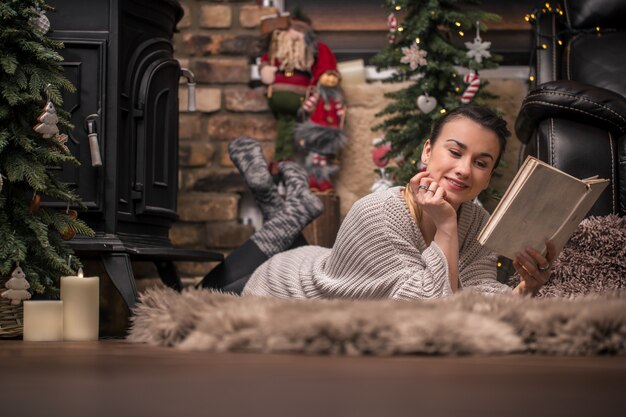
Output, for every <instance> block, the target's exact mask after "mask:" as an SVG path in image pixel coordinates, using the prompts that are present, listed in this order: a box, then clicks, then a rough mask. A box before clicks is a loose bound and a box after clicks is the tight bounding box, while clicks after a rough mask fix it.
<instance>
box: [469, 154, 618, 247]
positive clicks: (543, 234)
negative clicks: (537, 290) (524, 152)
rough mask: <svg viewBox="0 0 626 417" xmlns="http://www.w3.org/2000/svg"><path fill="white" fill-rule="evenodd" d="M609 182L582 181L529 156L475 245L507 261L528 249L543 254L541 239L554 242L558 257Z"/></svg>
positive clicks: (601, 180) (543, 244) (542, 241)
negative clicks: (530, 248) (484, 247)
mask: <svg viewBox="0 0 626 417" xmlns="http://www.w3.org/2000/svg"><path fill="white" fill-rule="evenodd" d="M608 183H609V181H608V180H605V179H598V178H590V179H586V180H580V179H578V178H575V177H573V176H571V175H569V174H566V173H565V172H563V171H560V170H558V169H557V168H555V167H553V166H551V165H548V164H546V163H545V162H542V161H540V160H538V159H536V158H533V157H530V156H529V157H528V158H527V159H526V161H524V164H523V165H522V167H521V168H520V170H519V171H518V172H517V174H516V176H515V178H513V181H512V182H511V185H510V186H509V188H508V189H507V191H506V193H505V194H504V196H503V197H502V200H500V203H499V204H498V206H497V207H496V209H495V210H494V212H493V214H492V215H491V217H490V219H489V221H488V222H487V224H486V225H485V227H484V228H483V230H482V231H481V233H480V235H479V236H478V241H479V242H480V243H481V244H482V245H484V246H486V247H487V248H489V249H491V250H492V251H494V252H496V253H498V254H499V255H503V256H506V257H507V258H509V259H515V254H516V253H518V252H523V251H524V248H526V247H527V246H531V247H533V248H535V249H536V250H537V251H539V252H541V253H543V254H545V251H546V248H545V243H544V241H545V239H552V240H553V241H554V244H555V246H556V249H557V253H558V252H560V251H561V249H563V246H565V243H566V242H567V240H568V239H569V238H570V236H571V235H572V234H573V233H574V231H575V230H576V227H578V224H580V222H581V221H582V220H583V218H584V217H585V215H586V214H587V212H589V210H590V209H591V207H592V206H593V204H594V203H595V202H596V200H597V199H598V197H599V196H600V194H601V193H602V191H603V190H604V188H605V187H606V186H607V185H608Z"/></svg>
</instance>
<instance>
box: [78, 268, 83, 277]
mask: <svg viewBox="0 0 626 417" xmlns="http://www.w3.org/2000/svg"><path fill="white" fill-rule="evenodd" d="M78 278H83V268H78Z"/></svg>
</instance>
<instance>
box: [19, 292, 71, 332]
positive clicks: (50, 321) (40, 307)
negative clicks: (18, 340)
mask: <svg viewBox="0 0 626 417" xmlns="http://www.w3.org/2000/svg"><path fill="white" fill-rule="evenodd" d="M59 340H63V301H46V300H37V301H24V341H27V342H54V341H59Z"/></svg>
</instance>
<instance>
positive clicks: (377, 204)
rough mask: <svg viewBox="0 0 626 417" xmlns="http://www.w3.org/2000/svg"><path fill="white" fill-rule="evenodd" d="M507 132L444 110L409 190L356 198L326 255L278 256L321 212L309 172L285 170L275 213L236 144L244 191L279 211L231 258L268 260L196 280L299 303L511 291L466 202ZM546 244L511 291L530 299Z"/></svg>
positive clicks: (308, 251) (481, 214) (484, 112)
mask: <svg viewBox="0 0 626 417" xmlns="http://www.w3.org/2000/svg"><path fill="white" fill-rule="evenodd" d="M508 135H509V132H508V130H507V128H506V122H504V120H502V119H501V118H499V117H498V116H497V115H495V114H494V113H493V112H491V111H490V110H488V109H484V108H480V107H476V106H464V107H460V108H458V109H456V110H454V111H451V112H450V113H449V114H447V115H446V116H444V117H443V118H441V119H440V120H438V121H437V122H436V123H435V125H434V126H433V130H432V134H431V137H430V139H429V140H427V141H426V142H425V144H424V148H423V152H422V162H423V163H424V165H425V166H426V167H427V168H426V170H425V171H424V172H421V173H419V174H417V175H415V176H414V177H413V178H412V179H411V181H410V182H409V184H408V185H407V187H394V188H391V189H389V190H387V191H384V192H380V193H374V194H370V195H368V196H366V197H364V198H362V199H360V200H359V201H357V202H356V203H355V204H354V206H353V207H352V209H351V210H350V212H349V213H348V215H347V216H346V218H345V219H344V221H343V223H342V225H341V228H340V230H339V233H338V236H337V240H336V242H335V245H334V246H333V248H332V249H327V248H321V247H317V246H303V247H298V248H296V249H293V250H288V251H286V252H282V251H283V250H285V249H287V248H288V246H289V244H291V243H292V242H294V241H295V242H298V239H297V235H298V234H299V232H300V231H301V230H302V228H303V227H304V226H305V225H306V223H308V222H309V221H310V220H312V218H314V216H316V215H318V214H319V212H320V211H321V206H320V203H319V200H317V199H316V198H315V196H313V195H312V194H311V193H310V192H308V190H306V189H304V188H306V187H304V188H303V181H304V185H305V184H306V182H305V181H306V174H305V173H302V172H298V169H297V167H296V166H292V165H289V164H284V165H283V166H282V168H283V169H284V171H285V172H284V175H285V182H286V185H287V189H288V194H287V200H286V201H285V202H284V204H283V205H282V207H281V208H278V207H279V205H280V201H277V200H276V197H275V196H274V191H273V190H271V186H270V185H269V184H268V182H267V178H266V176H265V174H264V173H263V171H266V169H265V168H264V169H263V170H260V169H258V170H254V171H255V172H256V179H257V180H256V181H253V180H252V179H253V178H254V176H252V175H251V169H250V166H252V165H253V164H252V163H249V164H248V165H247V167H246V166H243V167H242V165H245V164H242V163H241V162H237V161H240V160H241V157H238V155H237V152H236V151H237V149H235V148H237V147H239V146H240V144H238V143H236V142H237V141H236V142H235V143H234V146H233V149H231V156H232V157H233V160H234V161H235V163H236V165H237V166H238V167H239V168H240V170H242V173H243V174H244V177H246V178H247V182H248V184H249V185H250V186H251V188H252V189H253V190H255V188H256V190H257V194H262V195H255V196H256V197H257V201H260V205H261V207H262V208H263V206H266V207H268V204H267V203H268V201H270V202H271V204H269V206H274V207H275V213H276V214H275V215H274V216H273V217H272V218H270V219H269V221H268V222H267V223H266V224H265V225H264V226H263V228H261V229H260V230H259V232H257V233H255V235H253V236H252V238H251V240H250V241H249V242H247V244H246V245H248V248H247V249H245V251H244V252H241V253H239V254H237V253H236V252H235V253H233V255H235V256H236V258H239V259H245V258H246V257H247V256H249V255H250V254H254V253H255V249H256V250H257V251H256V253H257V255H258V252H261V253H262V254H263V255H264V256H265V258H264V257H263V256H257V257H254V256H253V258H255V259H256V265H252V263H251V264H250V266H249V267H247V269H245V271H232V270H228V268H226V269H224V268H222V270H221V271H220V270H219V269H218V270H217V271H215V273H214V272H213V271H212V273H210V274H209V275H208V276H207V277H205V280H204V283H203V284H204V285H206V286H211V285H210V283H211V282H212V281H215V280H216V278H219V279H217V281H218V282H220V283H222V284H225V285H218V287H222V288H225V289H227V290H228V289H236V288H229V287H228V286H229V285H231V286H232V285H233V284H232V283H233V282H234V281H236V280H238V281H237V284H236V286H238V287H239V288H241V286H242V285H243V284H245V288H243V292H242V293H243V294H249V295H261V296H276V297H299V298H394V299H415V298H432V297H443V296H448V295H451V294H453V293H454V292H456V291H458V290H460V289H462V288H463V289H472V290H476V291H480V292H486V293H498V292H510V291H511V289H510V288H509V287H508V286H506V285H504V284H501V283H499V282H498V281H497V280H496V255H495V254H493V253H491V252H489V251H488V250H486V249H484V248H483V247H481V245H480V244H479V243H478V242H477V241H476V237H477V236H478V234H479V232H480V230H481V229H482V227H483V225H484V224H485V222H486V221H487V218H488V214H487V212H486V211H485V210H483V209H482V208H480V207H478V206H477V205H475V204H474V203H473V202H472V201H473V200H474V198H475V197H476V196H477V195H478V194H479V193H480V192H481V191H482V190H484V189H485V188H487V186H488V184H489V181H490V179H491V176H492V173H493V171H494V169H495V167H496V166H497V164H498V162H499V160H500V157H501V156H502V153H503V151H504V146H505V140H506V137H507V136H508ZM246 143H247V145H248V149H246V151H245V152H247V153H248V154H254V152H251V149H252V148H253V147H254V146H253V145H252V143H250V142H246ZM261 159H262V157H261ZM254 165H256V163H255V164H254ZM242 168H243V169H242ZM260 177H265V179H263V180H259V178H260ZM260 184H263V186H262V187H260V186H259V185H260ZM258 190H261V191H263V192H262V193H259V192H258ZM270 196H273V197H270ZM290 196H291V197H290ZM263 200H265V201H263ZM299 201H302V203H299ZM265 211H267V210H265ZM270 217H271V216H270ZM285 225H286V226H285ZM264 229H267V230H264ZM270 232H272V233H270ZM281 239H282V240H281ZM246 245H244V247H245V246H246ZM255 246H256V248H255ZM546 247H547V255H546V256H545V257H544V256H542V255H541V254H540V253H538V252H536V251H534V250H533V249H531V248H528V249H526V251H525V252H524V253H520V254H518V256H517V259H516V260H515V262H514V266H515V269H516V270H517V272H518V273H519V274H520V277H521V283H520V285H518V287H516V288H515V289H514V290H513V292H514V293H518V294H534V293H536V291H537V290H538V289H539V288H540V287H541V286H542V285H543V284H544V283H545V282H546V281H547V280H548V278H549V276H550V265H551V262H552V260H553V259H554V257H555V255H556V254H555V249H554V245H553V244H552V243H551V242H549V241H546ZM281 252H282V253H281ZM265 259H267V261H266V260H265ZM229 261H230V263H231V264H233V263H237V264H239V262H233V260H230V257H229V259H227V261H226V262H225V264H227V263H229ZM257 265H260V266H258V268H257ZM231 269H232V268H231ZM225 272H226V273H225ZM231 272H234V273H231ZM247 274H251V276H250V277H249V279H248V277H247ZM238 275H239V277H238ZM225 277H226V278H225Z"/></svg>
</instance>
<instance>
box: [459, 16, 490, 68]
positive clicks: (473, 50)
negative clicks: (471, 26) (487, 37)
mask: <svg viewBox="0 0 626 417" xmlns="http://www.w3.org/2000/svg"><path fill="white" fill-rule="evenodd" d="M465 47H466V48H467V49H469V51H467V52H466V55H467V57H468V58H469V59H473V60H474V61H476V62H477V63H479V64H481V63H482V62H483V58H491V52H489V47H491V42H483V40H482V39H481V38H480V22H476V37H475V38H474V41H473V42H465Z"/></svg>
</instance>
